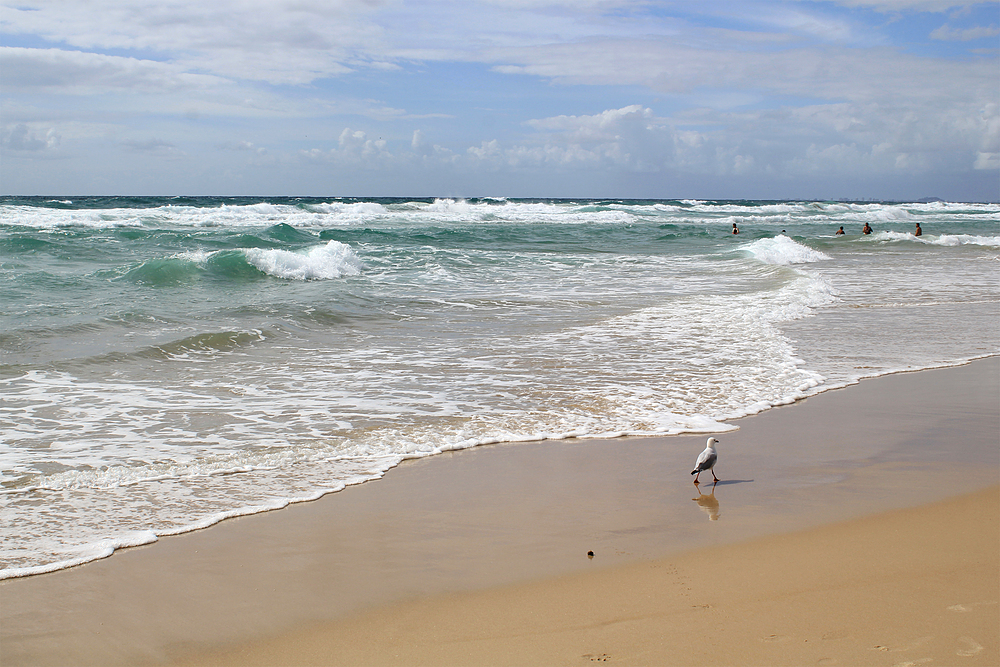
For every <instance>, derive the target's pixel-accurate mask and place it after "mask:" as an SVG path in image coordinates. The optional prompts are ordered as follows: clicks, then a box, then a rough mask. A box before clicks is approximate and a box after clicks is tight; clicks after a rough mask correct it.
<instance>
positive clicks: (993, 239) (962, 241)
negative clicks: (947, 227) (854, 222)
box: [872, 232, 1000, 248]
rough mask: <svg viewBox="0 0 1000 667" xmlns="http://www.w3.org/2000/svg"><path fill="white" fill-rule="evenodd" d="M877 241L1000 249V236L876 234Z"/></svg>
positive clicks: (874, 237) (874, 236)
mask: <svg viewBox="0 0 1000 667" xmlns="http://www.w3.org/2000/svg"><path fill="white" fill-rule="evenodd" d="M872 238H873V239H875V240H876V241H914V242H916V243H924V244H927V245H939V246H952V247H953V246H960V245H978V246H986V247H988V248H1000V236H973V235H970V234H941V235H940V236H931V235H929V234H925V235H923V236H914V235H913V234H912V233H910V232H876V233H875V234H874V235H873V236H872Z"/></svg>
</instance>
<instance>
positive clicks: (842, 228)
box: [836, 225, 844, 236]
mask: <svg viewBox="0 0 1000 667" xmlns="http://www.w3.org/2000/svg"><path fill="white" fill-rule="evenodd" d="M843 233H844V226H843V225H841V226H840V229H838V230H837V233H836V235H837V236H840V235H841V234H843Z"/></svg>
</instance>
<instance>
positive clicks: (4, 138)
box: [0, 123, 60, 151]
mask: <svg viewBox="0 0 1000 667" xmlns="http://www.w3.org/2000/svg"><path fill="white" fill-rule="evenodd" d="M59 141H60V136H59V134H58V133H57V132H56V131H55V129H54V128H48V129H47V130H45V131H44V132H42V133H38V132H36V131H35V130H32V129H31V128H29V127H28V126H27V125H25V124H24V123H18V124H17V125H15V126H14V127H12V128H10V129H9V130H5V131H4V132H3V133H2V134H0V146H3V147H4V148H9V149H11V150H15V151H43V150H46V149H49V148H54V147H56V146H58V145H59Z"/></svg>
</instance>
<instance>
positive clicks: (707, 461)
mask: <svg viewBox="0 0 1000 667" xmlns="http://www.w3.org/2000/svg"><path fill="white" fill-rule="evenodd" d="M717 442H719V441H718V440H716V439H715V438H709V439H708V443H707V444H706V445H705V451H703V452H702V453H701V454H699V455H698V460H697V461H696V462H695V464H694V470H692V471H691V474H692V475H694V476H695V477H694V483H695V484H698V483H699V482H698V478H699V477H701V473H703V472H705V471H706V470H711V471H712V477H713V478H714V479H715V481H716V482H718V481H719V478H718V477H716V476H715V470H712V469H713V468H715V462H716V461H718V460H719V455H718V453H717V452H716V451H715V443H717Z"/></svg>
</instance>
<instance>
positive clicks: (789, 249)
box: [741, 234, 830, 266]
mask: <svg viewBox="0 0 1000 667" xmlns="http://www.w3.org/2000/svg"><path fill="white" fill-rule="evenodd" d="M741 250H743V251H745V252H748V253H750V254H751V255H752V256H753V257H754V259H757V260H758V261H761V262H763V263H765V264H775V265H779V266H786V265H789V264H808V263H812V262H822V261H824V260H828V259H830V256H829V255H826V254H824V253H822V252H820V251H818V250H813V249H812V248H810V247H809V246H806V245H802V244H801V243H797V242H796V241H793V240H792V239H790V238H788V237H787V236H785V235H784V234H779V235H778V236H775V237H772V238H766V239H759V240H757V241H754V242H753V243H748V244H747V245H745V246H743V247H742V248H741Z"/></svg>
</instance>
